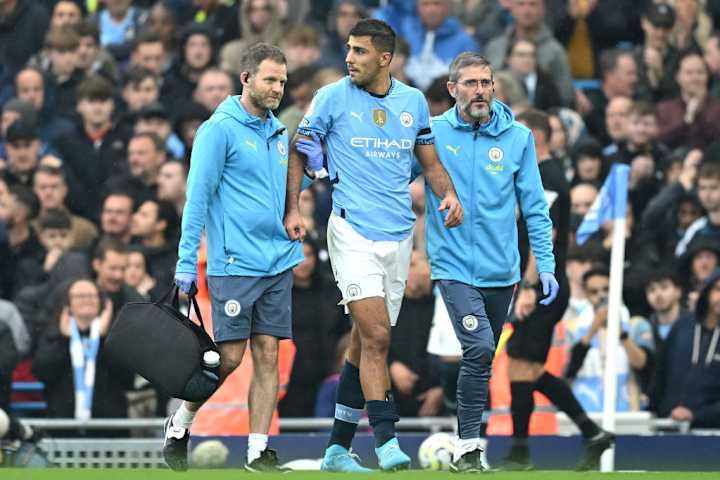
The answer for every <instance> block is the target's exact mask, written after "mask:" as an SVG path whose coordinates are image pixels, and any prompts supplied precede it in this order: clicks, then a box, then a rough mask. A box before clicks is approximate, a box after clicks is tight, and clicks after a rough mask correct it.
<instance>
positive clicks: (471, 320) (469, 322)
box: [462, 315, 478, 332]
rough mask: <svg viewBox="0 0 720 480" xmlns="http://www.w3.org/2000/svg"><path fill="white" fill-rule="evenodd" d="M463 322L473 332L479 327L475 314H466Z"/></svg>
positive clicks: (466, 328)
mask: <svg viewBox="0 0 720 480" xmlns="http://www.w3.org/2000/svg"><path fill="white" fill-rule="evenodd" d="M462 324H463V327H465V330H467V331H468V332H472V331H473V330H475V329H476V328H477V327H478V321H477V318H476V317H475V315H465V316H464V317H463V319H462Z"/></svg>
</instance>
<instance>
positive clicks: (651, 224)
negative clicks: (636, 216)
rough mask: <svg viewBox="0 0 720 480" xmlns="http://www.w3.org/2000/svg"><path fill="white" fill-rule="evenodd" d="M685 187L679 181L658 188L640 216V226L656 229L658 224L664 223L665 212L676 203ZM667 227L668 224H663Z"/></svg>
mask: <svg viewBox="0 0 720 480" xmlns="http://www.w3.org/2000/svg"><path fill="white" fill-rule="evenodd" d="M684 191H685V189H684V188H683V186H682V185H681V184H680V183H679V182H675V183H673V184H670V185H668V186H667V187H665V188H663V189H662V190H660V192H659V193H658V194H657V195H655V197H654V198H653V199H652V200H650V202H649V203H648V204H647V206H646V207H645V211H644V212H643V216H642V226H643V227H644V228H652V229H658V227H659V226H660V224H665V223H666V218H667V212H668V210H669V209H671V208H673V207H674V206H675V205H676V202H677V200H678V198H680V196H682V194H683V192H684ZM663 226H665V227H669V225H667V226H666V225H663Z"/></svg>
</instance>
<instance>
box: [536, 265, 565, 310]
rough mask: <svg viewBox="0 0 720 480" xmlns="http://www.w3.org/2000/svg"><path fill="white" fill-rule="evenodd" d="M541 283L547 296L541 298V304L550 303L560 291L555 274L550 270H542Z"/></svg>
mask: <svg viewBox="0 0 720 480" xmlns="http://www.w3.org/2000/svg"><path fill="white" fill-rule="evenodd" d="M540 284H541V285H542V290H543V295H545V298H543V299H542V300H540V304H541V305H550V304H551V303H552V302H553V300H555V298H556V297H557V295H558V292H559V291H560V285H558V282H557V280H556V279H555V275H553V274H552V273H550V272H540Z"/></svg>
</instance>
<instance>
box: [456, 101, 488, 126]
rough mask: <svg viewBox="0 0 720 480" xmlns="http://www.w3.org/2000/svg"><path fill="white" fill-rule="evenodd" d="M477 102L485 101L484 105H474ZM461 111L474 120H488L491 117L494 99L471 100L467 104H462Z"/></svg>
mask: <svg viewBox="0 0 720 480" xmlns="http://www.w3.org/2000/svg"><path fill="white" fill-rule="evenodd" d="M477 101H483V102H484V103H482V104H481V105H476V104H474V102H477ZM460 109H461V110H462V111H463V112H465V114H466V115H467V116H469V117H470V118H472V119H473V120H477V121H479V120H486V119H488V118H489V117H490V112H491V110H492V99H490V100H489V101H488V100H486V99H485V98H482V97H475V98H471V99H469V100H468V101H467V102H462V103H460Z"/></svg>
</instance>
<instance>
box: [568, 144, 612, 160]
mask: <svg viewBox="0 0 720 480" xmlns="http://www.w3.org/2000/svg"><path fill="white" fill-rule="evenodd" d="M582 157H591V158H599V159H600V160H601V161H602V160H603V158H604V157H603V153H602V145H600V143H598V142H597V141H596V140H593V139H590V140H585V141H584V142H582V143H580V145H578V146H577V147H575V148H574V149H573V151H572V159H573V162H574V163H577V162H578V160H580V159H581V158H582Z"/></svg>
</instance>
